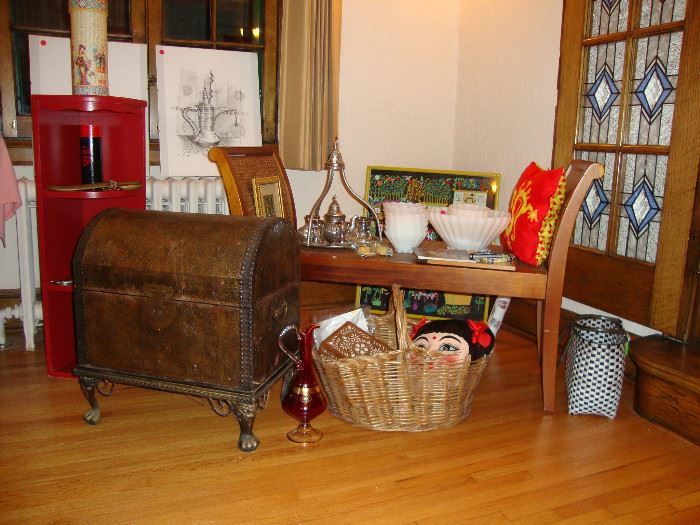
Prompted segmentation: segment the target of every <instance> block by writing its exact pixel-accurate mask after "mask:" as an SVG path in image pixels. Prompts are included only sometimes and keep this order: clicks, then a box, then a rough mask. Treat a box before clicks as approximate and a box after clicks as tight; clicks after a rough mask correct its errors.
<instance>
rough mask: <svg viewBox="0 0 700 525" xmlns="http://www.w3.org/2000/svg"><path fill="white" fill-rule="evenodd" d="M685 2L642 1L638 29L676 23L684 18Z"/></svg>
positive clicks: (677, 0) (675, 0) (673, 0)
mask: <svg viewBox="0 0 700 525" xmlns="http://www.w3.org/2000/svg"><path fill="white" fill-rule="evenodd" d="M685 2H686V0H642V7H641V13H640V16H639V27H651V26H656V25H659V24H667V23H670V22H677V21H678V20H683V18H685Z"/></svg>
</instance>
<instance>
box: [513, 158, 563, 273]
mask: <svg viewBox="0 0 700 525" xmlns="http://www.w3.org/2000/svg"><path fill="white" fill-rule="evenodd" d="M565 194H566V177H565V176H564V168H559V169H555V170H543V169H542V168H540V167H539V166H538V165H537V164H535V163H534V162H531V163H530V165H529V166H528V167H527V168H525V171H523V174H522V175H520V180H519V181H518V184H516V186H515V188H514V189H513V195H512V196H511V198H510V206H509V207H508V211H509V212H510V223H509V224H508V227H507V228H506V229H505V230H504V232H503V233H502V234H501V245H502V246H503V248H505V249H506V250H508V251H510V252H511V253H512V254H513V255H515V256H516V257H517V258H518V259H520V260H521V261H523V262H526V263H528V264H532V265H534V266H539V265H541V264H542V263H544V261H546V260H547V256H548V255H549V245H550V243H551V241H552V237H553V235H554V226H555V225H556V223H557V219H558V217H559V211H560V210H561V206H562V204H563V203H564V196H565Z"/></svg>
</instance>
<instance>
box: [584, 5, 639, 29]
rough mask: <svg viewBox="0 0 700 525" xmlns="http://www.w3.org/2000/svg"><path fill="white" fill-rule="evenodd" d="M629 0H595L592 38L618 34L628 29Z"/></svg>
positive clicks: (592, 12) (591, 27)
mask: <svg viewBox="0 0 700 525" xmlns="http://www.w3.org/2000/svg"><path fill="white" fill-rule="evenodd" d="M628 13H629V0H594V1H593V5H592V11H591V15H592V16H591V26H590V32H589V33H590V36H599V35H607V34H610V33H618V32H620V31H625V30H626V29H627V18H628V16H627V15H628Z"/></svg>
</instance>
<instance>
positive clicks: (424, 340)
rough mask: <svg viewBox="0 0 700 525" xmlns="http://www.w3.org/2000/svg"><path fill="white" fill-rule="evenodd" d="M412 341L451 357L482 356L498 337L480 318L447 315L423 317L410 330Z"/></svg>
mask: <svg viewBox="0 0 700 525" xmlns="http://www.w3.org/2000/svg"><path fill="white" fill-rule="evenodd" d="M411 338H412V339H413V344H415V345H416V346H418V347H420V348H423V349H425V350H427V351H429V352H433V351H435V352H440V353H442V354H444V357H445V358H446V359H447V360H449V361H451V362H452V361H454V362H457V361H462V360H464V359H465V358H466V356H467V355H470V356H471V360H472V361H474V360H476V359H480V358H481V357H483V356H485V355H487V354H489V353H490V352H491V350H493V345H494V343H495V338H494V336H493V333H492V332H491V330H490V329H489V328H488V325H487V324H486V323H484V322H481V321H472V320H467V321H459V320H456V319H445V320H437V321H429V322H426V321H425V319H422V320H421V321H420V322H419V323H418V324H417V325H416V326H415V327H414V329H413V332H412V334H411Z"/></svg>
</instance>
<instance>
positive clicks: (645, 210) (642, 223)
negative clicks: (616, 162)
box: [615, 155, 668, 263]
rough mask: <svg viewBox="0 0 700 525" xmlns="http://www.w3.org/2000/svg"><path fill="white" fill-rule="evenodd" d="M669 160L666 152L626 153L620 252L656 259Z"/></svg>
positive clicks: (644, 258)
mask: <svg viewBox="0 0 700 525" xmlns="http://www.w3.org/2000/svg"><path fill="white" fill-rule="evenodd" d="M667 163H668V157H667V156H665V155H624V156H623V160H622V173H621V178H622V189H621V192H620V197H621V198H620V205H619V209H618V214H619V225H618V236H617V247H616V250H615V252H616V253H617V254H618V255H623V256H626V257H631V258H633V259H638V260H641V261H647V262H652V263H653V262H655V260H656V250H657V248H658V242H659V227H660V224H661V211H662V209H663V201H664V186H665V184H666V169H667Z"/></svg>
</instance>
